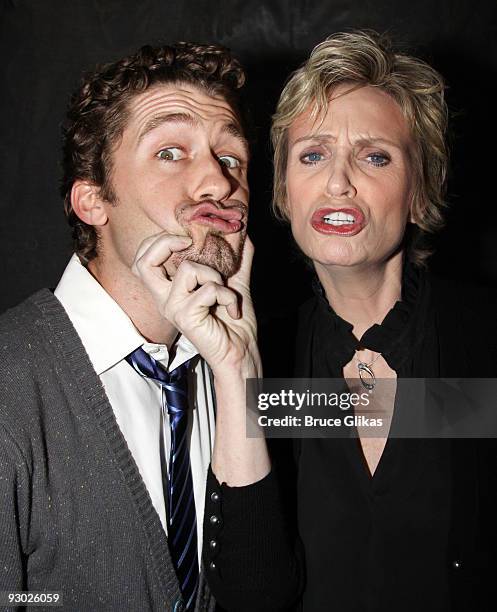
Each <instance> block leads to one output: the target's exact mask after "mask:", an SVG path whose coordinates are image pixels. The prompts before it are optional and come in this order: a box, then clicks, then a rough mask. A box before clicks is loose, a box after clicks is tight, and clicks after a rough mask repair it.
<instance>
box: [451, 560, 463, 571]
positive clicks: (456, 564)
mask: <svg viewBox="0 0 497 612" xmlns="http://www.w3.org/2000/svg"><path fill="white" fill-rule="evenodd" d="M452 567H453V568H454V569H456V570H457V569H461V567H462V563H461V562H460V561H459V560H458V559H454V561H452Z"/></svg>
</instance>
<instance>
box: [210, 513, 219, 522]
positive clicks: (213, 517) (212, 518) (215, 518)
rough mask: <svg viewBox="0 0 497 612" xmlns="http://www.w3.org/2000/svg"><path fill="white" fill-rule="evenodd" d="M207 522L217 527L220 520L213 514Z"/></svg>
mask: <svg viewBox="0 0 497 612" xmlns="http://www.w3.org/2000/svg"><path fill="white" fill-rule="evenodd" d="M209 521H210V522H211V525H219V522H220V518H219V517H218V516H217V515H216V514H213V515H212V516H211V517H210V519H209Z"/></svg>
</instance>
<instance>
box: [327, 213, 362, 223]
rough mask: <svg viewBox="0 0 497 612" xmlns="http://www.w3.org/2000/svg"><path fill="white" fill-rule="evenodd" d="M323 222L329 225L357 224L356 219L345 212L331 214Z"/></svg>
mask: <svg viewBox="0 0 497 612" xmlns="http://www.w3.org/2000/svg"><path fill="white" fill-rule="evenodd" d="M323 221H324V222H325V223H327V224H328V225H347V224H350V223H355V219H354V217H353V216H352V215H349V214H347V213H344V212H336V213H330V214H329V215H325V216H324V217H323Z"/></svg>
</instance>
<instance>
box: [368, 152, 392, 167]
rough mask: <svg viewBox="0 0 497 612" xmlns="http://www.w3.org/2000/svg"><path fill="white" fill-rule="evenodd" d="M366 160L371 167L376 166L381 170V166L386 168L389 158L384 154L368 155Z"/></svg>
mask: <svg viewBox="0 0 497 612" xmlns="http://www.w3.org/2000/svg"><path fill="white" fill-rule="evenodd" d="M366 159H367V160H368V161H369V162H370V163H371V164H372V165H373V166H377V167H379V168H381V166H386V165H387V164H388V163H389V162H390V158H389V157H388V155H385V154H384V153H370V154H369V155H368V156H367V157H366Z"/></svg>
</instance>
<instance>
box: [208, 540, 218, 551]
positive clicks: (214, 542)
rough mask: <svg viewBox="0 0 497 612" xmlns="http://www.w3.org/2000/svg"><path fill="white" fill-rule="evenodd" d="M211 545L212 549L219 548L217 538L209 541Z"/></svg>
mask: <svg viewBox="0 0 497 612" xmlns="http://www.w3.org/2000/svg"><path fill="white" fill-rule="evenodd" d="M209 546H210V548H211V550H216V548H217V540H211V541H210V542H209Z"/></svg>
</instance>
